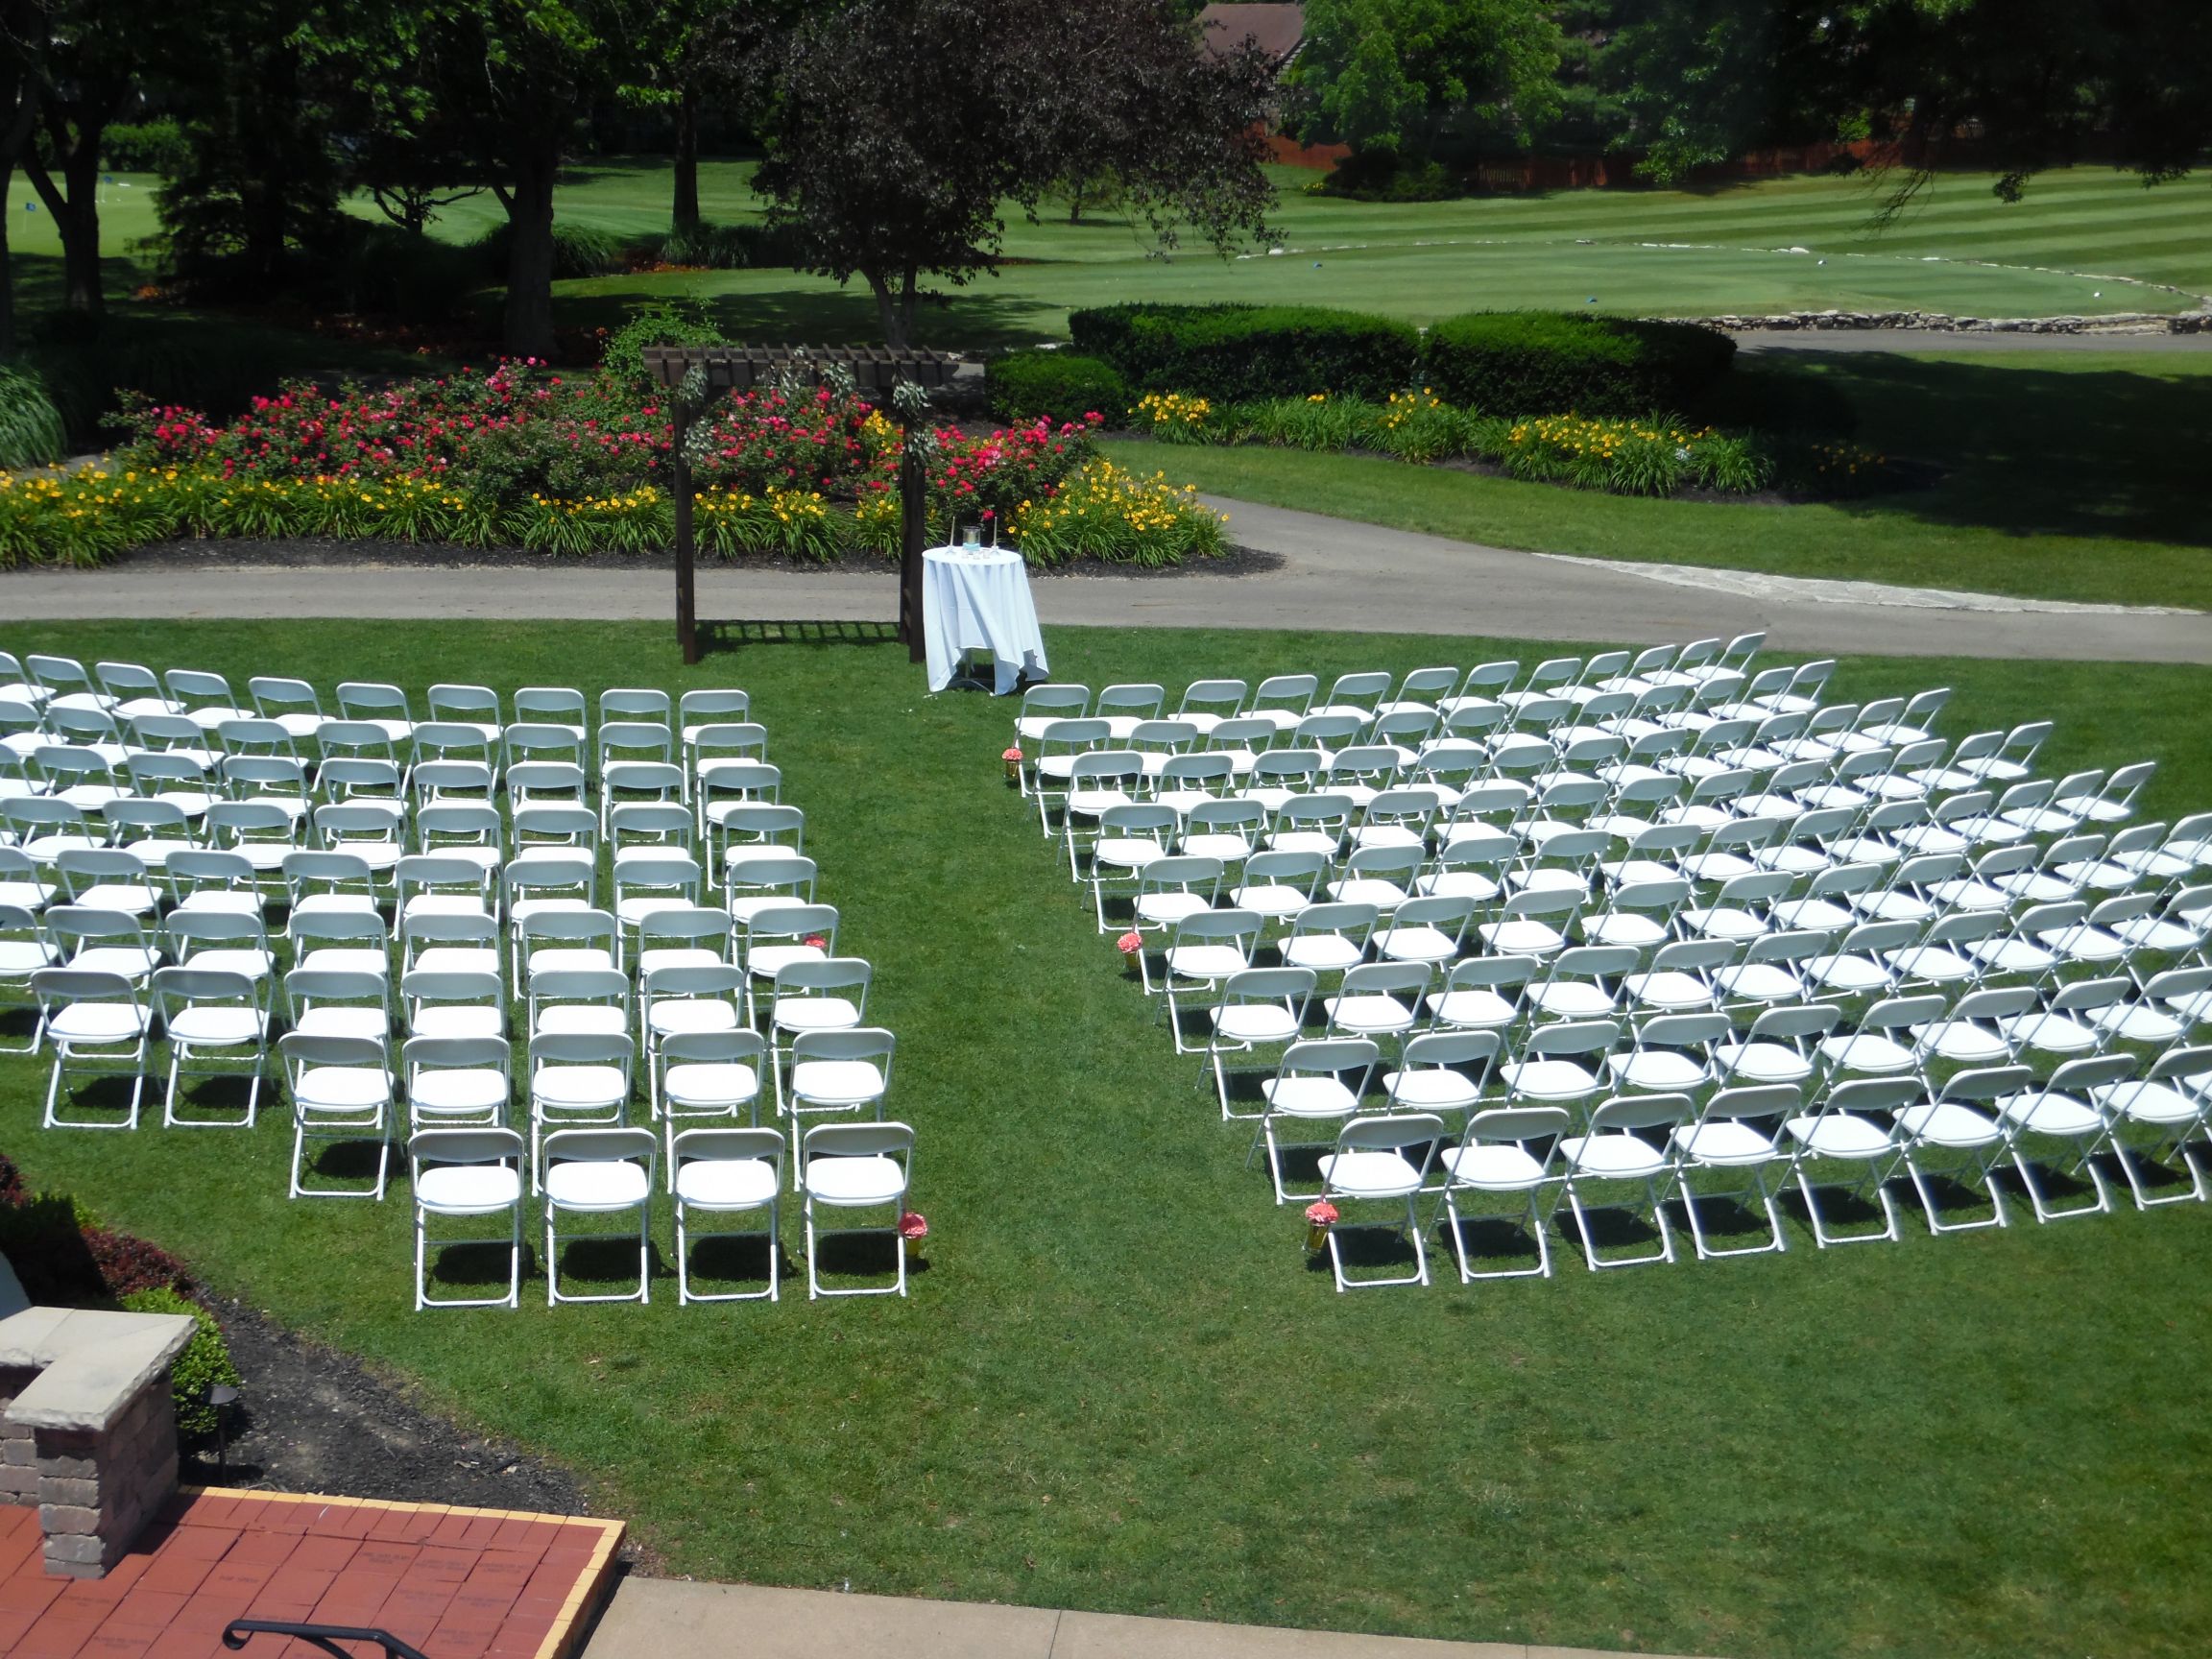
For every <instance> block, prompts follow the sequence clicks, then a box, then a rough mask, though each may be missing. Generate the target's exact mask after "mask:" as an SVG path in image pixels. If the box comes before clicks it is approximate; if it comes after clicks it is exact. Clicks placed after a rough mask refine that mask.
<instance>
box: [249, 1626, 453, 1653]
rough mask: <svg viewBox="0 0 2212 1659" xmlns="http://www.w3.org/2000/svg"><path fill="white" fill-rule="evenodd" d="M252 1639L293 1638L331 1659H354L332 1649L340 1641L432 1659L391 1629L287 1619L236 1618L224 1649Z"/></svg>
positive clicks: (342, 1651) (336, 1649)
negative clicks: (320, 1649) (371, 1644)
mask: <svg viewBox="0 0 2212 1659" xmlns="http://www.w3.org/2000/svg"><path fill="white" fill-rule="evenodd" d="M252 1636H290V1637H292V1638H294V1639H295V1640H296V1641H301V1642H304V1643H306V1644H308V1646H310V1647H320V1648H322V1649H323V1651H324V1652H325V1653H327V1654H329V1655H331V1659H354V1656H353V1655H352V1654H350V1653H349V1652H347V1651H346V1650H345V1649H344V1648H343V1647H334V1646H333V1644H334V1643H338V1642H373V1643H375V1644H376V1645H377V1646H378V1647H381V1648H383V1649H384V1655H385V1659H430V1656H429V1655H428V1654H427V1653H425V1652H423V1651H422V1649H421V1648H420V1647H416V1646H415V1645H414V1644H413V1643H411V1642H402V1641H400V1640H399V1638H398V1637H397V1636H395V1635H393V1634H392V1633H391V1632H390V1631H389V1630H363V1629H358V1628H356V1627H354V1626H353V1625H350V1624H300V1623H294V1622H293V1621H291V1620H288V1619H233V1620H231V1621H230V1623H228V1624H227V1625H225V1626H224V1627H223V1646H224V1647H229V1648H232V1649H236V1648H239V1647H245V1646H246V1642H247V1639H248V1638H249V1637H252Z"/></svg>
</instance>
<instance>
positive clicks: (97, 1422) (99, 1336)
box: [0, 1308, 196, 1434]
mask: <svg viewBox="0 0 2212 1659" xmlns="http://www.w3.org/2000/svg"><path fill="white" fill-rule="evenodd" d="M195 1329H196V1323H195V1321H194V1320H193V1319H192V1317H191V1316H190V1315H189V1314H184V1313H111V1312H108V1311H106V1310H102V1309H96V1308H26V1309H25V1310H23V1311H22V1312H20V1313H17V1314H14V1315H12V1317H10V1318H7V1319H0V1367H12V1368H15V1369H21V1370H36V1372H37V1373H38V1375H37V1376H36V1377H35V1378H33V1379H32V1381H31V1382H30V1383H26V1384H25V1385H24V1388H23V1391H22V1392H21V1393H19V1394H17V1395H16V1396H15V1398H14V1400H13V1402H12V1404H10V1406H9V1407H8V1410H7V1419H8V1421H9V1422H11V1423H13V1424H17V1425H19V1426H21V1427H23V1428H26V1429H59V1430H65V1431H76V1432H82V1433H92V1434H98V1433H103V1432H105V1431H107V1429H108V1426H109V1425H111V1424H112V1423H113V1422H114V1421H115V1420H116V1419H117V1418H118V1417H120V1416H121V1415H122V1414H123V1413H124V1412H125V1411H126V1410H127V1409H129V1407H130V1406H131V1404H132V1401H134V1400H135V1399H136V1398H137V1397H138V1395H139V1393H140V1391H141V1390H142V1389H144V1387H145V1386H146V1384H147V1383H150V1382H152V1381H153V1380H154V1379H155V1378H156V1377H157V1376H158V1375H160V1373H161V1371H162V1370H163V1368H164V1367H166V1366H167V1365H168V1364H169V1362H170V1361H171V1360H173V1359H175V1358H177V1356H178V1355H180V1354H181V1353H182V1352H183V1351H184V1345H185V1344H186V1343H187V1342H190V1341H191V1340H192V1333H193V1331H194V1330H195Z"/></svg>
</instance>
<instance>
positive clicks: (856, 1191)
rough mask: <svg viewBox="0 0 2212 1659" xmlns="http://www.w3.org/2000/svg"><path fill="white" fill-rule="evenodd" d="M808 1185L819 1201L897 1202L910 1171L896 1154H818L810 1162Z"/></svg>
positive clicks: (851, 1205) (854, 1205) (811, 1197)
mask: <svg viewBox="0 0 2212 1659" xmlns="http://www.w3.org/2000/svg"><path fill="white" fill-rule="evenodd" d="M805 1188H806V1196H807V1198H808V1199H809V1200H811V1201H812V1202H814V1203H817V1204H833V1205H840V1206H844V1207H846V1208H853V1209H856V1208H859V1207H861V1206H863V1205H870V1204H893V1203H896V1202H898V1200H899V1198H900V1197H901V1196H902V1194H903V1193H904V1192H905V1190H906V1171H905V1170H904V1169H903V1168H902V1167H901V1166H900V1164H899V1161H898V1160H897V1159H895V1158H816V1159H813V1160H811V1161H809V1162H808V1164H807V1166H806V1182H805Z"/></svg>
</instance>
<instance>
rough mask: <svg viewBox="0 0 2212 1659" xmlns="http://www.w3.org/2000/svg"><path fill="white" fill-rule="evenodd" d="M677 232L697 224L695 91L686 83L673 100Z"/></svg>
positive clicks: (697, 158) (697, 151)
mask: <svg viewBox="0 0 2212 1659" xmlns="http://www.w3.org/2000/svg"><path fill="white" fill-rule="evenodd" d="M669 217H670V218H671V220H672V221H673V222H674V224H675V226H676V228H677V229H679V230H688V229H691V228H693V227H695V226H696V225H697V224H698V223H699V90H698V88H697V87H695V86H691V85H689V84H686V85H685V88H684V91H683V93H682V95H681V96H680V97H678V99H677V100H676V206H675V211H674V212H673V213H671V214H670V216H669Z"/></svg>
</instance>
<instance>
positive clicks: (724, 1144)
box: [668, 1129, 783, 1307]
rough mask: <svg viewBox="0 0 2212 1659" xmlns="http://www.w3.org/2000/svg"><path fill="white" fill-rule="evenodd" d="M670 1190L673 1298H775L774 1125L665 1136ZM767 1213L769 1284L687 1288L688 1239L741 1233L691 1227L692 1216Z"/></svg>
mask: <svg viewBox="0 0 2212 1659" xmlns="http://www.w3.org/2000/svg"><path fill="white" fill-rule="evenodd" d="M668 1182H669V1190H670V1192H671V1193H673V1194H674V1197H675V1202H676V1301H677V1305H678V1306H680V1307H681V1306H682V1305H684V1304H685V1303H689V1302H751V1301H757V1300H759V1299H761V1298H763V1297H765V1298H766V1299H767V1300H768V1301H770V1302H774V1301H776V1300H778V1270H779V1268H780V1267H781V1264H782V1263H781V1256H782V1247H781V1241H780V1239H779V1237H778V1226H777V1206H778V1203H779V1201H780V1199H781V1193H782V1187H783V1137H782V1135H781V1132H779V1131H777V1130H774V1129H686V1130H685V1131H684V1132H683V1133H682V1134H681V1135H675V1134H672V1135H671V1137H670V1139H669V1142H668ZM763 1210H765V1211H766V1212H767V1213H768V1231H767V1233H766V1234H765V1236H763V1238H762V1241H763V1243H764V1244H765V1245H766V1247H767V1248H766V1252H765V1253H766V1256H767V1266H768V1272H767V1279H768V1283H767V1286H765V1287H764V1288H762V1289H759V1290H694V1289H692V1288H691V1241H692V1240H693V1239H694V1238H698V1239H701V1240H704V1239H707V1238H736V1237H740V1236H742V1235H740V1234H738V1233H737V1232H736V1231H735V1230H734V1229H732V1228H729V1227H727V1226H709V1227H706V1228H695V1227H693V1225H692V1218H693V1217H694V1216H706V1217H708V1218H709V1220H713V1219H716V1218H719V1217H721V1216H725V1215H750V1214H758V1213H759V1212H761V1211H763Z"/></svg>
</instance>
